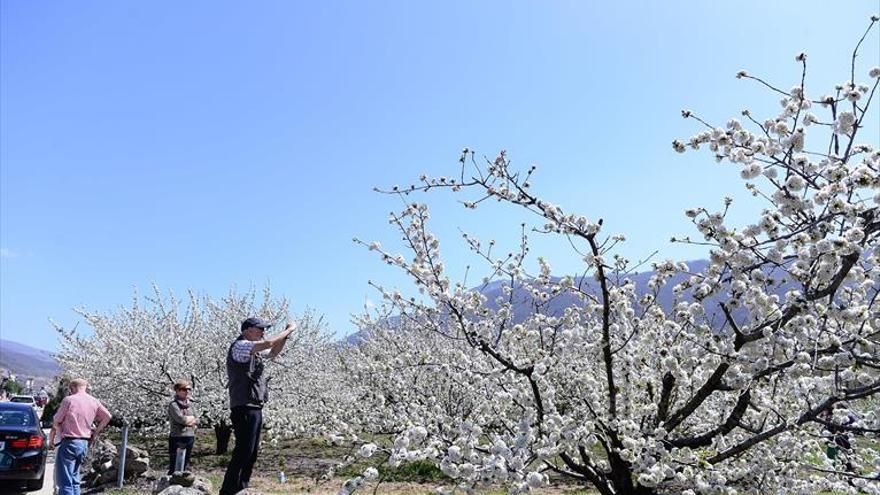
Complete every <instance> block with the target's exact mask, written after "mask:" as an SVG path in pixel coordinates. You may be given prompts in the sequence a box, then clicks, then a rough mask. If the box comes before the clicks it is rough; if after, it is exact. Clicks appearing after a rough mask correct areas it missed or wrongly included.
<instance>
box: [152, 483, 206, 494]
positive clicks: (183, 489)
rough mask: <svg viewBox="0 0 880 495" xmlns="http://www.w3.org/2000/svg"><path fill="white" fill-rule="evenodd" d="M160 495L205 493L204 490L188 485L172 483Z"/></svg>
mask: <svg viewBox="0 0 880 495" xmlns="http://www.w3.org/2000/svg"><path fill="white" fill-rule="evenodd" d="M158 495H203V494H202V492H200V491H198V490H196V489H195V488H191V487H188V486H180V485H170V486H168V488H166V489H164V490H162V491H161V492H159V493H158Z"/></svg>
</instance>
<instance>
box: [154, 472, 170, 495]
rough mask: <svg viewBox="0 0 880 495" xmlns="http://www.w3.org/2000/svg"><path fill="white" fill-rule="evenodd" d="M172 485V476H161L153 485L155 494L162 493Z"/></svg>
mask: <svg viewBox="0 0 880 495" xmlns="http://www.w3.org/2000/svg"><path fill="white" fill-rule="evenodd" d="M169 485H171V475H168V474H166V475H163V476H160V477H159V479H157V480H156V482H155V483H153V493H160V492H161V491H162V490H164V489H166V488H168V486H169Z"/></svg>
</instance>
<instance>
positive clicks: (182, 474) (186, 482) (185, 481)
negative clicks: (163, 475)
mask: <svg viewBox="0 0 880 495" xmlns="http://www.w3.org/2000/svg"><path fill="white" fill-rule="evenodd" d="M195 481H196V476H195V475H194V474H192V473H191V472H189V471H177V472H175V473H174V474H172V475H171V481H170V482H169V483H170V484H172V485H180V486H187V487H189V486H193V483H195Z"/></svg>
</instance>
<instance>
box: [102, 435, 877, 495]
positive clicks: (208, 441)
mask: <svg viewBox="0 0 880 495" xmlns="http://www.w3.org/2000/svg"><path fill="white" fill-rule="evenodd" d="M111 439H112V440H113V441H114V443H116V444H117V445H118V443H119V439H118V438H115V439H113V438H111ZM233 442H234V440H233ZM864 442H871V443H872V444H873V442H876V440H865V439H858V440H857V442H856V443H857V445H858V446H859V447H862V448H858V447H857V451H861V452H865V451H866V449H865V448H864V447H866V446H865V445H859V444H862V443H864ZM130 443H131V444H133V445H135V446H138V447H141V448H146V449H147V450H148V451H149V453H150V464H151V466H152V468H153V469H154V470H159V471H160V472H164V470H165V467H166V466H167V462H168V460H167V456H168V452H167V439H165V438H161V437H160V438H156V437H152V438H149V437H147V438H145V437H139V436H138V435H132V436H131V437H130ZM232 446H233V445H230V452H229V453H226V454H222V455H217V454H215V453H214V450H215V444H214V435H213V432H212V431H208V430H205V431H200V432H199V435H198V437H197V440H196V444H195V448H194V449H193V457H192V470H193V472H195V473H196V475H197V476H200V477H203V478H207V479H209V480H210V481H211V483H212V484H213V487H214V491H215V492H216V491H219V489H220V485H221V484H222V481H223V473H224V471H225V469H226V465H227V464H228V463H229V457H230V454H231V448H232ZM348 454H350V451H349V449H348V448H344V447H338V446H331V445H327V444H326V443H325V442H323V441H320V440H304V439H297V440H284V441H279V442H263V444H262V445H261V449H260V456H259V457H258V459H257V463H256V465H255V467H254V477H253V479H252V480H251V488H253V489H254V490H255V491H256V492H259V493H262V494H265V495H273V494H278V495H281V494H299V493H303V494H314V495H335V494H336V493H337V492H338V491H339V489H340V488H341V487H342V485H343V484H344V483H345V480H346V479H348V478H350V477H353V476H356V475H358V474H359V473H361V472H362V471H363V469H364V468H366V467H367V466H368V464H366V463H360V464H354V465H351V466H349V467H346V468H343V469H340V470H339V471H338V472H337V474H336V476H335V477H333V478H331V479H329V480H323V481H319V479H320V478H321V477H322V476H323V475H324V474H325V473H326V472H327V471H328V469H330V468H331V467H334V466H336V465H337V464H338V463H339V462H341V461H342V459H343V458H344V457H345V456H346V455H348ZM817 455H823V456H824V454H817ZM280 471H284V473H285V475H286V477H287V481H286V482H285V483H279V482H278V479H277V476H278V473H279V472H280ZM379 472H380V475H381V477H382V479H383V480H385V481H383V483H382V484H381V485H380V486H379V488H378V490H377V491H376V493H381V494H389V495H427V494H435V493H436V489H437V488H438V487H441V486H444V485H445V486H449V485H450V484H451V483H450V480H449V479H448V478H446V476H445V475H443V473H442V472H441V471H440V470H439V469H437V468H436V467H435V466H433V465H431V464H428V463H414V464H409V465H405V466H402V467H400V468H397V469H391V468H388V467H387V466H380V467H379ZM365 488H366V489H363V491H362V492H361V493H365V494H371V493H373V489H374V488H375V485H370V486H368V487H365ZM105 493H109V494H111V495H141V494H147V493H150V492H149V487H147V486H146V485H142V486H135V487H126V488H125V489H123V490H114V491H109V492H105ZM487 493H488V494H489V495H500V494H503V493H507V492H506V490H503V489H500V488H499V489H497V490H494V491H489V492H487ZM534 493H538V494H540V495H595V493H596V492H595V491H592V490H589V489H586V488H584V487H583V486H580V485H574V484H571V483H568V482H566V480H553V486H551V487H549V488H547V489H544V490H539V491H537V492H534ZM819 495H834V494H819Z"/></svg>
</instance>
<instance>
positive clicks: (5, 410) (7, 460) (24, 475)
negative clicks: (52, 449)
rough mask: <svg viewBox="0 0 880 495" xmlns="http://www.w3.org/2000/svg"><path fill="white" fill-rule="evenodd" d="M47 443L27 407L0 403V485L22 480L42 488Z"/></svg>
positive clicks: (34, 417)
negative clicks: (0, 483)
mask: <svg viewBox="0 0 880 495" xmlns="http://www.w3.org/2000/svg"><path fill="white" fill-rule="evenodd" d="M48 447H49V446H48V441H47V440H46V435H45V434H44V433H43V430H42V429H41V428H40V421H39V418H37V413H36V411H34V408H33V407H31V405H30V404H21V403H16V402H0V482H4V484H6V483H8V482H9V481H16V480H17V481H24V482H26V483H27V489H28V490H39V489H40V488H42V487H43V478H44V475H45V471H46V457H47V456H48V452H49V449H48Z"/></svg>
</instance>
